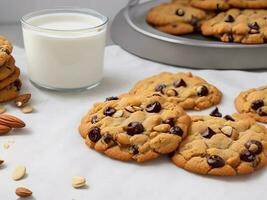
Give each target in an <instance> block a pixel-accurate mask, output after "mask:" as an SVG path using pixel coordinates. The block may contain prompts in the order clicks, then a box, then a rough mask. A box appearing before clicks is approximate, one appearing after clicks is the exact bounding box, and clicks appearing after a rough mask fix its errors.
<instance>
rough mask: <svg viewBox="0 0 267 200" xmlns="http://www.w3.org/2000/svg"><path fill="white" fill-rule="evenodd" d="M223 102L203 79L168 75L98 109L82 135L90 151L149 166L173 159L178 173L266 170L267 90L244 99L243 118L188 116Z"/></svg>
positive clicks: (88, 118)
mask: <svg viewBox="0 0 267 200" xmlns="http://www.w3.org/2000/svg"><path fill="white" fill-rule="evenodd" d="M248 93H249V94H248ZM221 99H222V93H221V92H220V91H219V90H218V89H217V88H216V87H215V86H213V85H212V84H210V83H208V82H207V81H205V80H204V79H202V78H200V77H197V76H194V75H192V74H191V73H175V74H173V73H168V72H164V73H161V74H158V75H155V76H152V77H149V78H146V79H144V80H141V81H139V82H138V83H136V85H135V86H134V87H133V88H132V89H131V90H130V91H129V92H128V93H126V94H123V95H121V96H119V97H109V98H107V99H106V101H105V102H100V103H96V104H95V105H94V106H93V108H92V109H91V110H90V111H89V112H88V113H87V114H86V115H85V116H84V118H83V119H82V121H81V124H80V127H79V130H80V134H81V136H82V137H83V138H84V139H85V143H86V144H87V145H88V146H89V147H91V148H93V149H95V150H96V151H98V152H101V153H104V154H106V155H107V156H109V157H111V158H114V159H118V160H123V161H129V160H135V161H137V162H145V161H148V160H152V159H155V158H157V157H159V156H160V155H164V154H165V155H166V154H169V156H171V160H172V161H173V163H174V164H176V165H177V166H178V167H181V168H184V169H186V170H188V171H191V172H194V173H199V174H210V175H221V176H222V175H225V176H233V175H236V174H247V173H251V172H253V171H255V170H256V169H260V168H262V167H263V166H264V165H266V164H267V158H266V156H267V155H266V152H267V129H266V128H265V127H264V126H263V125H259V124H257V123H256V121H255V119H258V118H257V117H255V116H259V115H262V117H263V116H264V117H265V120H266V119H267V109H266V108H265V107H267V103H266V99H267V89H266V87H265V88H263V89H256V90H252V91H251V90H250V91H248V92H245V93H241V95H240V96H239V97H238V98H237V100H236V106H237V109H238V110H239V111H240V112H243V113H240V114H233V115H225V116H223V115H222V114H221V113H220V112H219V110H218V108H215V109H214V110H213V111H212V112H211V113H210V115H201V116H189V115H188V114H187V113H186V112H185V111H184V110H196V111H198V110H202V109H205V108H209V107H212V106H214V105H217V104H219V103H220V101H221ZM265 105H266V106H265ZM249 112H250V114H249ZM251 116H252V117H251ZM253 117H254V118H255V119H254V118H253ZM261 121H263V120H261Z"/></svg>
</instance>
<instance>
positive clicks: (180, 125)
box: [79, 95, 191, 162]
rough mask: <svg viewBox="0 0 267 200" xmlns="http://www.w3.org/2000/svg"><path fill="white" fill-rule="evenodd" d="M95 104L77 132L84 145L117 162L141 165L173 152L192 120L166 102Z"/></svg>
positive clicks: (126, 99) (132, 99) (130, 99)
mask: <svg viewBox="0 0 267 200" xmlns="http://www.w3.org/2000/svg"><path fill="white" fill-rule="evenodd" d="M108 100H109V101H106V102H102V103H97V104H95V105H94V107H93V108H92V109H91V110H90V111H89V113H88V114H87V115H86V116H85V117H84V118H83V119H82V121H81V124H80V127H79V130H80V134H81V135H82V137H83V138H84V139H85V142H86V144H87V145H88V146H89V147H91V148H93V149H95V150H96V151H99V152H102V153H104V154H106V155H107V156H109V157H111V158H114V159H118V160H124V161H127V160H136V161H137V162H144V161H147V160H152V159H155V158H157V157H158V156H160V155H161V154H168V153H170V152H173V151H174V150H175V149H176V148H177V147H178V145H179V143H180V142H181V141H182V139H183V138H184V137H186V135H187V130H188V127H189V126H190V123H191V119H190V117H189V116H188V115H186V113H185V112H184V110H183V109H182V108H181V107H180V106H178V105H177V104H174V103H171V102H167V101H166V99H165V98H162V97H159V96H153V97H150V98H145V97H142V96H132V95H124V96H122V97H121V98H120V99H117V98H110V99H108Z"/></svg>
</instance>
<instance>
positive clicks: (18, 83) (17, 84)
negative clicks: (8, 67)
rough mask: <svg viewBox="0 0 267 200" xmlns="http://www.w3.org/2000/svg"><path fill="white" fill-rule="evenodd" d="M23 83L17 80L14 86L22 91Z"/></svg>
mask: <svg viewBox="0 0 267 200" xmlns="http://www.w3.org/2000/svg"><path fill="white" fill-rule="evenodd" d="M21 85H22V84H21V81H20V80H16V81H15V82H14V86H15V87H16V89H17V91H20V89H21Z"/></svg>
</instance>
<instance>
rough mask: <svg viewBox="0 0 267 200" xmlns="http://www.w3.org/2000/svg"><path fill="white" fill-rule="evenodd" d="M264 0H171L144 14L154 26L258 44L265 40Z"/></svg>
mask: <svg viewBox="0 0 267 200" xmlns="http://www.w3.org/2000/svg"><path fill="white" fill-rule="evenodd" d="M266 8H267V0H253V1H252V0H173V1H172V2H171V3H163V4H161V5H158V6H156V7H154V8H152V9H151V10H150V11H149V12H148V14H147V17H146V20H147V22H148V23H149V24H151V25H152V26H154V27H155V28H156V29H158V30H160V31H162V32H165V33H169V34H173V35H184V34H189V33H193V32H196V33H199V32H200V33H202V35H204V36H213V37H215V38H218V39H220V40H221V41H223V42H237V43H243V44H260V43H264V42H266V40H267V10H266Z"/></svg>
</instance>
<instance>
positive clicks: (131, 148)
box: [130, 145, 139, 155]
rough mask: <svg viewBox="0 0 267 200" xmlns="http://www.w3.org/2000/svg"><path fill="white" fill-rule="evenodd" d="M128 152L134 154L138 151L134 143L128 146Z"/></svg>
mask: <svg viewBox="0 0 267 200" xmlns="http://www.w3.org/2000/svg"><path fill="white" fill-rule="evenodd" d="M130 152H131V153H132V154H134V155H136V154H138V153H139V150H138V147H137V146H136V145H133V146H131V147H130Z"/></svg>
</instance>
